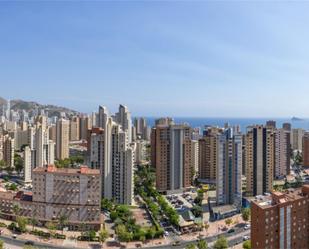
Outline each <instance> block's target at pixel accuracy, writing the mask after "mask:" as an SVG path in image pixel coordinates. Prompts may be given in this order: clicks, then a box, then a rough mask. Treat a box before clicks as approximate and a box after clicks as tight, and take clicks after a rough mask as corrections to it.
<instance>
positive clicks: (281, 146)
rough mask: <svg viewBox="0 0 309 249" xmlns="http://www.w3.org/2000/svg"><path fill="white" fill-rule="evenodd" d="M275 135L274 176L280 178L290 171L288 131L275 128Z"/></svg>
mask: <svg viewBox="0 0 309 249" xmlns="http://www.w3.org/2000/svg"><path fill="white" fill-rule="evenodd" d="M274 135H275V171H274V173H275V177H276V178H282V177H284V176H286V175H288V174H289V173H290V158H291V151H290V147H291V142H290V132H289V131H286V130H284V129H283V128H282V129H277V130H275V132H274Z"/></svg>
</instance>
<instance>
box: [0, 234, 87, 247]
mask: <svg viewBox="0 0 309 249" xmlns="http://www.w3.org/2000/svg"><path fill="white" fill-rule="evenodd" d="M0 239H1V240H3V241H4V243H5V245H6V248H8V249H15V248H16V249H17V248H23V246H24V245H25V242H26V240H21V239H13V238H12V237H9V236H4V235H0ZM34 246H35V247H36V248H39V249H72V247H62V246H54V245H52V244H48V245H47V244H44V243H39V242H34ZM74 248H76V249H82V248H77V247H74Z"/></svg>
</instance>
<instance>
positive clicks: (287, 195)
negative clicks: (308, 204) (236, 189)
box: [252, 185, 309, 208]
mask: <svg viewBox="0 0 309 249" xmlns="http://www.w3.org/2000/svg"><path fill="white" fill-rule="evenodd" d="M308 194H309V185H304V186H303V187H302V188H298V189H292V188H291V189H287V190H286V191H284V192H278V191H274V192H272V193H271V194H266V195H258V196H256V197H255V198H254V199H253V200H252V201H253V202H254V203H255V204H257V205H258V206H259V207H261V208H269V207H273V206H276V205H280V204H283V203H287V202H292V201H295V200H299V199H302V198H304V196H306V195H308Z"/></svg>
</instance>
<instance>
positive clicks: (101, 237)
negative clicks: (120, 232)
mask: <svg viewBox="0 0 309 249" xmlns="http://www.w3.org/2000/svg"><path fill="white" fill-rule="evenodd" d="M108 237H109V234H108V232H107V230H106V229H101V230H100V232H99V240H100V242H101V243H102V244H103V243H104V241H105V240H106V239H107V238H108Z"/></svg>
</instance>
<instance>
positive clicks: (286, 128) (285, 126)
mask: <svg viewBox="0 0 309 249" xmlns="http://www.w3.org/2000/svg"><path fill="white" fill-rule="evenodd" d="M282 128H283V129H284V130H286V131H290V132H291V130H292V125H291V123H283V124H282Z"/></svg>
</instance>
